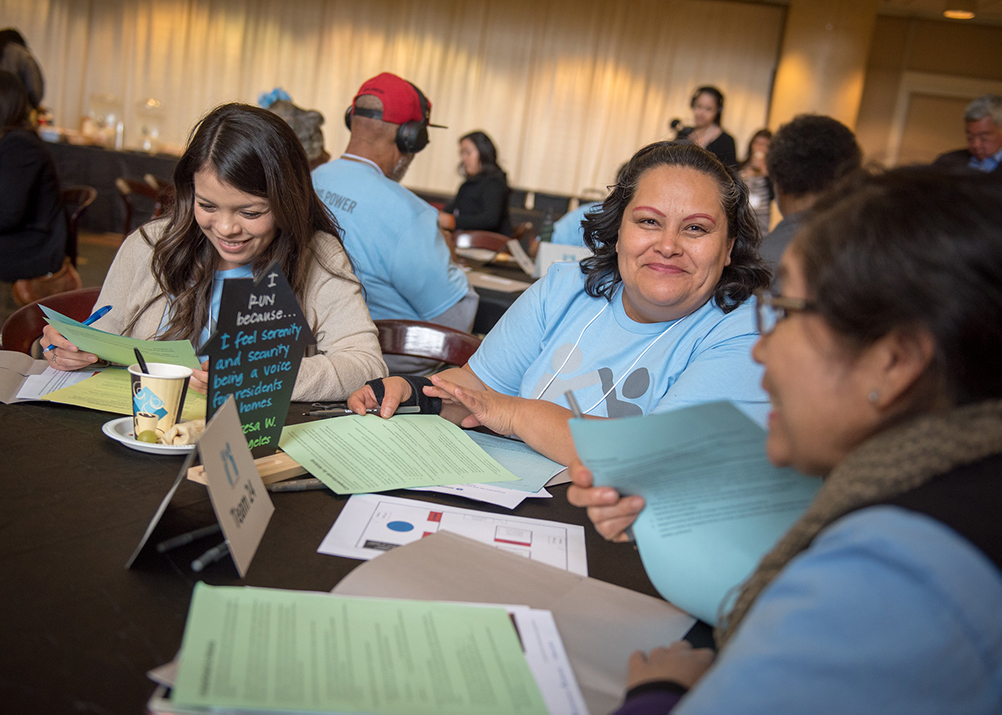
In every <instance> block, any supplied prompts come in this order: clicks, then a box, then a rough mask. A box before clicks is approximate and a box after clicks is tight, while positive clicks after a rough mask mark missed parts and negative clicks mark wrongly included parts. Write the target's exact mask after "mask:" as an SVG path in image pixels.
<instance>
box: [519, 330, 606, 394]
mask: <svg viewBox="0 0 1002 715" xmlns="http://www.w3.org/2000/svg"><path fill="white" fill-rule="evenodd" d="M582 362H584V353H582V352H581V348H579V347H578V346H576V345H575V344H574V343H564V344H563V345H561V346H560V347H559V348H557V349H556V350H555V351H554V353H553V357H552V358H551V359H550V365H551V367H552V368H553V372H547V373H543V376H542V377H541V378H540V379H539V382H538V383H536V387H535V388H533V390H532V393H531V394H533V395H535V396H536V399H539V400H542V399H546V400H548V401H550V402H556V401H557V400H558V399H560V396H561V395H563V394H564V393H565V392H567V391H568V390H574V391H577V390H580V389H582V388H584V387H591V386H592V385H597V384H599V382H600V381H601V378H599V375H598V371H597V370H596V371H593V372H586V373H584V374H583V375H578V376H577V377H571V378H567V379H564V378H561V377H556V378H554V377H553V375H554V373H556V374H557V375H569V374H571V373H572V372H574V371H575V370H577V369H579V368H580V367H581V363H582ZM561 366H562V367H561ZM551 379H552V380H553V381H552V382H550V380H551ZM548 382H549V383H550V386H549V387H547V386H546V383H548ZM544 388H545V391H544V392H540V391H541V390H544Z"/></svg>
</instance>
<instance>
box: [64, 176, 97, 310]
mask: <svg viewBox="0 0 1002 715" xmlns="http://www.w3.org/2000/svg"><path fill="white" fill-rule="evenodd" d="M60 196H61V197H62V200H63V206H65V207H66V211H67V216H68V218H67V221H66V225H67V228H68V231H67V232H66V255H67V256H69V257H70V263H72V264H73V267H74V268H75V267H76V265H77V255H78V253H79V248H78V246H77V231H78V225H79V222H80V217H81V216H83V214H84V211H86V210H87V207H88V206H90V205H91V204H92V203H94V199H96V198H97V189H95V188H94V187H92V186H70V187H69V188H66V189H63V190H62V191H61V192H60ZM84 317H86V316H84Z"/></svg>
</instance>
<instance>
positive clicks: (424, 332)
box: [15, 311, 480, 367]
mask: <svg viewBox="0 0 1002 715" xmlns="http://www.w3.org/2000/svg"><path fill="white" fill-rule="evenodd" d="M19 312H20V311H19ZM15 315H16V313H15ZM376 328H377V329H378V330H379V347H380V349H381V350H382V351H383V354H384V355H406V356H408V357H416V358H426V359H429V360H437V361H439V362H444V363H448V364H449V365H454V366H456V367H462V366H463V365H465V364H466V363H467V362H469V360H470V356H471V355H473V353H475V352H476V351H477V348H479V347H480V338H478V337H475V336H473V335H471V334H470V333H464V332H463V331H461V330H456V329H454V328H447V327H445V326H444V325H437V324H435V323H423V322H421V321H420V320H377V321H376Z"/></svg>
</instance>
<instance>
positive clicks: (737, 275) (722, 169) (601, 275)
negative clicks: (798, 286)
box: [581, 141, 772, 313]
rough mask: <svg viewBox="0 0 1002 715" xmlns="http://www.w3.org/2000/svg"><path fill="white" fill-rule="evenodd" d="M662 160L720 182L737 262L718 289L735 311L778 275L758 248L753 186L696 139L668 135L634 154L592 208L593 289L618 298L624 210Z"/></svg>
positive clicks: (588, 221) (589, 263)
mask: <svg viewBox="0 0 1002 715" xmlns="http://www.w3.org/2000/svg"><path fill="white" fill-rule="evenodd" d="M659 166H681V167H686V168H689V169H695V170H696V171H699V172H701V173H703V174H706V175H707V176H709V177H710V178H711V179H713V181H714V183H715V184H716V185H717V190H718V191H719V194H720V205H721V207H722V208H723V209H724V214H725V215H726V216H727V238H728V239H731V240H733V241H734V247H733V248H732V249H731V263H730V265H728V266H724V270H723V273H722V274H721V276H720V280H718V281H717V285H716V287H715V288H714V290H713V299H714V300H715V301H716V303H717V305H718V306H720V308H721V309H722V310H723V311H724V312H725V313H727V312H730V311H732V310H734V309H735V308H736V307H738V306H739V305H741V303H743V302H744V301H746V300H747V299H748V298H750V297H751V295H752V294H753V293H754V292H755V291H756V290H758V289H759V288H766V287H768V286H769V282H770V280H771V279H772V275H771V273H770V271H769V268H768V267H767V266H766V264H765V263H764V262H763V261H762V258H761V257H760V256H759V254H758V247H759V243H761V241H762V236H761V234H760V233H759V228H758V223H756V221H755V216H754V214H752V211H751V206H750V205H749V204H748V187H747V186H746V185H745V182H744V181H742V179H741V177H740V176H739V175H738V173H737V170H736V169H731V168H729V167H726V166H724V165H723V164H722V163H720V160H719V159H717V157H715V156H714V155H713V154H711V153H710V152H708V151H707V150H706V149H703V148H702V147H699V146H696V145H695V144H692V143H690V142H673V141H671V142H669V141H662V142H656V143H654V144H649V145H648V146H645V147H644V148H643V149H641V150H640V151H638V152H637V153H636V154H634V155H633V158H632V159H630V163H629V164H628V165H627V167H626V171H625V172H623V173H622V174H621V176H620V178H619V181H618V182H617V184H616V185H615V186H614V187H613V188H612V191H611V192H610V193H609V196H608V197H607V198H606V200H605V201H604V202H603V203H602V210H601V211H596V212H594V213H586V214H585V218H584V220H583V221H582V222H581V224H582V226H583V227H584V235H585V245H586V246H588V248H589V249H591V251H592V253H593V254H594V255H592V256H590V257H588V258H585V259H584V260H582V261H581V272H582V273H584V274H585V276H586V277H585V291H586V292H587V293H588V295H590V296H593V297H596V298H597V297H599V296H602V297H604V298H605V299H606V300H612V296H613V294H614V293H615V292H616V288H617V286H618V285H619V283H620V282H621V281H622V280H623V278H622V276H621V275H620V273H619V255H618V253H617V252H616V244H617V242H618V241H619V229H620V226H621V225H622V223H623V214H624V213H625V211H626V207H627V206H628V205H629V203H630V201H632V200H633V195H634V194H635V193H636V191H637V185H638V184H639V182H640V177H641V176H643V174H644V172H646V171H648V170H649V169H654V168H657V167H659Z"/></svg>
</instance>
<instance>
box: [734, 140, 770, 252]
mask: <svg viewBox="0 0 1002 715" xmlns="http://www.w3.org/2000/svg"><path fill="white" fill-rule="evenodd" d="M771 140H772V132H771V131H769V130H768V129H759V130H758V131H757V132H755V134H753V135H752V138H751V141H750V142H748V154H747V156H746V157H745V160H744V162H743V163H742V164H741V167H740V168H741V178H742V179H744V180H745V183H746V184H748V200H749V201H750V202H751V207H752V211H753V212H754V213H755V220H756V221H757V222H758V228H759V230H760V231H761V232H762V235H763V236H764V235H765V234H767V233H769V217H770V213H771V211H770V209H771V208H772V200H773V198H774V194H773V190H772V181H771V180H770V179H769V168H768V167H767V166H766V163H765V157H766V155H767V154H768V153H769V143H770V141H771Z"/></svg>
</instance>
